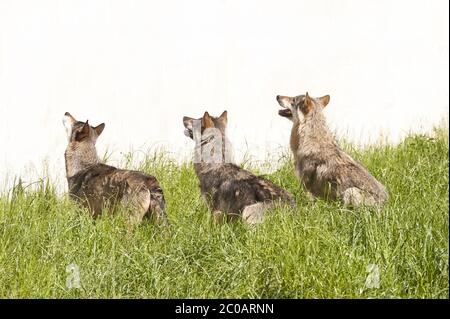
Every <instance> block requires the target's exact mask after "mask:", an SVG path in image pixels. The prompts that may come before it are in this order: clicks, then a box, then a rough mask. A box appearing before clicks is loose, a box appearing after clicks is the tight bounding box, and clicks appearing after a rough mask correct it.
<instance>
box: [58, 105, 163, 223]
mask: <svg viewBox="0 0 450 319" xmlns="http://www.w3.org/2000/svg"><path fill="white" fill-rule="evenodd" d="M63 124H64V127H65V129H66V133H67V138H68V144H67V148H66V151H65V153H64V157H65V162H66V175H67V182H68V184H69V196H70V197H71V198H72V199H74V200H76V201H77V202H79V203H81V204H82V205H84V206H85V207H88V208H89V210H90V211H91V212H92V214H93V216H94V218H95V217H97V216H99V215H100V214H101V213H102V210H103V209H104V207H105V206H110V207H111V208H114V207H117V206H116V205H117V204H119V203H120V204H124V205H126V206H128V207H129V208H131V210H130V215H129V217H130V221H131V223H132V225H136V224H139V223H140V222H141V221H142V220H143V219H144V218H148V217H151V218H153V219H156V221H157V223H158V224H166V223H167V216H166V209H165V206H166V204H165V199H164V194H163V191H162V189H161V187H160V186H159V183H158V181H157V180H156V178H155V177H153V176H151V175H147V174H145V173H142V172H138V171H132V170H122V169H118V168H115V167H113V166H109V165H106V164H103V163H101V162H100V159H99V157H98V155H97V151H96V147H95V143H96V141H97V138H98V137H99V136H100V134H101V133H102V132H103V129H104V128H105V124H104V123H102V124H100V125H98V126H96V127H93V126H90V125H89V123H88V121H86V122H80V121H77V120H76V119H75V118H74V117H73V116H72V115H70V113H68V112H66V113H65V114H64V118H63Z"/></svg>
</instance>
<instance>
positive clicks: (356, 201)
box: [342, 187, 376, 207]
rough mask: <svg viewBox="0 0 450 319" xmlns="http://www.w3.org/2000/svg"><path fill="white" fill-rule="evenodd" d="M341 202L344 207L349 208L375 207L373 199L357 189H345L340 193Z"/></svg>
mask: <svg viewBox="0 0 450 319" xmlns="http://www.w3.org/2000/svg"><path fill="white" fill-rule="evenodd" d="M342 201H343V202H344V205H346V206H350V207H358V206H362V205H366V206H375V205H376V201H375V198H374V197H373V196H372V195H370V194H369V193H367V192H366V191H364V190H362V189H360V188H357V187H350V188H347V189H346V190H345V191H344V192H343V193H342Z"/></svg>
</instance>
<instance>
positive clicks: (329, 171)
mask: <svg viewBox="0 0 450 319" xmlns="http://www.w3.org/2000/svg"><path fill="white" fill-rule="evenodd" d="M277 101H278V103H279V104H280V105H281V106H282V107H284V109H283V110H280V111H279V114H280V115H281V116H283V117H287V118H289V119H290V120H291V121H292V122H293V126H292V130H291V138H290V146H291V150H292V153H293V155H294V161H295V171H296V174H297V176H298V177H299V178H300V180H301V182H302V184H303V185H304V187H305V188H306V190H307V191H308V192H309V193H310V194H312V195H313V196H316V197H321V198H325V199H329V200H335V199H339V200H341V201H343V202H344V204H346V205H349V206H359V205H370V206H378V205H381V204H383V203H385V202H386V201H387V200H388V193H387V191H386V189H385V187H384V186H383V185H382V184H381V183H380V182H378V181H377V180H376V179H375V178H374V177H373V176H372V175H371V174H370V173H369V172H368V171H367V169H366V168H364V166H363V165H362V164H361V163H359V162H358V161H356V160H354V159H353V158H351V157H350V156H349V155H348V154H346V153H345V152H344V151H343V150H342V149H341V148H340V147H339V145H338V144H337V142H336V141H335V139H334V137H333V135H332V134H331V132H330V130H329V129H328V128H327V125H326V121H325V117H324V115H323V113H322V109H323V108H324V107H325V106H326V105H327V104H328V103H329V101H330V97H329V96H328V95H326V96H323V97H321V98H312V97H310V96H309V95H308V93H306V95H299V96H296V97H287V96H277Z"/></svg>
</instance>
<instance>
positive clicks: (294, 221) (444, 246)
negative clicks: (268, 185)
mask: <svg viewBox="0 0 450 319" xmlns="http://www.w3.org/2000/svg"><path fill="white" fill-rule="evenodd" d="M346 149H347V150H348V151H349V152H350V153H351V154H352V155H353V156H354V157H355V158H357V159H358V160H360V161H362V162H363V163H364V164H365V165H366V166H367V167H368V168H369V169H370V171H371V172H372V173H373V174H374V175H375V176H376V177H377V178H378V179H379V180H381V181H382V182H383V183H384V184H385V185H386V186H387V188H388V190H389V192H390V203H389V205H388V206H387V207H386V208H385V209H384V211H382V212H381V213H376V212H375V211H370V210H368V209H358V210H354V211H351V210H348V209H346V208H344V207H342V206H341V205H340V204H338V203H326V202H324V201H320V200H318V201H314V202H311V201H308V200H307V199H306V196H305V195H304V192H303V190H302V189H301V187H300V186H299V183H298V181H297V180H296V178H295V176H294V173H293V165H292V159H291V158H290V157H289V156H286V157H285V158H284V159H282V160H281V161H282V165H281V167H280V168H279V169H278V170H277V171H276V172H274V173H273V174H270V175H269V176H268V178H269V179H271V180H273V181H274V182H276V183H278V184H280V185H282V186H284V187H285V188H287V189H288V190H290V191H291V192H292V193H293V194H295V196H296V199H297V203H298V208H297V209H296V210H288V209H279V210H276V211H272V212H271V214H270V215H269V216H268V218H267V219H266V221H265V223H264V224H262V225H260V226H258V227H257V228H255V229H249V228H248V227H247V226H246V225H244V224H242V223H235V224H227V225H222V226H216V225H212V224H211V222H210V215H209V212H208V210H207V208H206V207H205V205H204V203H203V202H202V200H201V199H200V197H199V190H198V180H197V177H196V176H195V173H194V170H193V167H192V164H191V163H186V164H184V165H178V164H176V163H175V162H174V161H172V160H171V159H169V158H167V157H165V156H153V157H149V158H148V160H146V161H144V162H142V163H140V164H139V165H138V167H135V168H139V169H142V170H144V171H146V172H149V173H152V174H154V175H155V176H157V178H158V179H159V180H160V181H161V184H162V186H163V188H164V191H165V195H166V200H167V204H168V215H169V218H170V223H171V227H170V229H165V230H164V229H160V228H158V227H156V226H154V225H152V224H150V223H147V224H144V225H142V226H140V227H139V228H138V229H136V230H135V231H134V232H133V233H131V234H130V233H129V232H127V231H126V227H125V220H124V218H123V217H121V216H120V215H118V216H115V217H111V216H105V217H102V218H101V219H100V220H98V221H97V222H96V223H93V221H92V219H91V218H90V217H89V216H88V214H87V212H86V211H84V210H83V209H80V208H78V207H77V206H76V205H74V204H73V203H71V202H70V201H69V200H68V198H67V197H66V196H64V197H61V196H57V195H56V192H55V190H54V189H53V187H52V185H50V184H49V183H46V182H41V183H40V184H39V186H38V187H37V188H35V189H33V190H31V188H27V187H16V188H15V189H14V190H13V191H11V192H10V193H9V196H8V195H7V194H3V195H2V196H0V297H3V298H23V297H31V298H42V297H43V298H66V297H70V298H78V297H85V298H86V297H87V298H103V297H106V298H194V297H199V298H208V297H211V298H214V297H225V298H228V297H237V298H240V297H249V298H448V294H449V282H448V280H449V278H448V274H449V272H448V258H449V255H448V253H449V250H448V249H449V229H448V223H449V209H448V199H449V197H448V186H449V184H448V163H449V162H448V151H449V148H448V138H447V133H446V132H445V131H443V130H440V131H439V130H438V131H437V132H436V135H435V137H433V138H431V137H427V136H410V137H408V138H407V139H406V140H405V141H404V142H403V143H401V144H399V145H397V146H377V147H371V148H366V149H363V150H358V149H352V148H351V146H347V147H346ZM244 166H245V167H247V168H250V169H252V168H251V163H246V164H245V165H244ZM253 170H254V171H258V170H257V169H253ZM69 265H76V266H75V267H78V269H79V279H80V280H79V283H80V286H81V287H80V288H76V287H75V288H74V287H72V288H68V287H70V285H69V286H68V285H67V282H69V283H72V284H73V283H76V280H75V281H74V280H72V279H73V278H75V277H74V276H73V275H74V274H75V272H74V271H73V269H72V270H71V269H70V266H69ZM68 267H69V268H68ZM370 269H372V270H370ZM377 270H378V271H377ZM378 276H379V280H377V279H378V278H377V277H378Z"/></svg>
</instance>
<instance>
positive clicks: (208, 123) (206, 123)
mask: <svg viewBox="0 0 450 319" xmlns="http://www.w3.org/2000/svg"><path fill="white" fill-rule="evenodd" d="M202 126H203V127H204V128H210V127H214V122H213V120H212V118H211V116H210V115H209V113H208V112H205V114H203V117H202Z"/></svg>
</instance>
